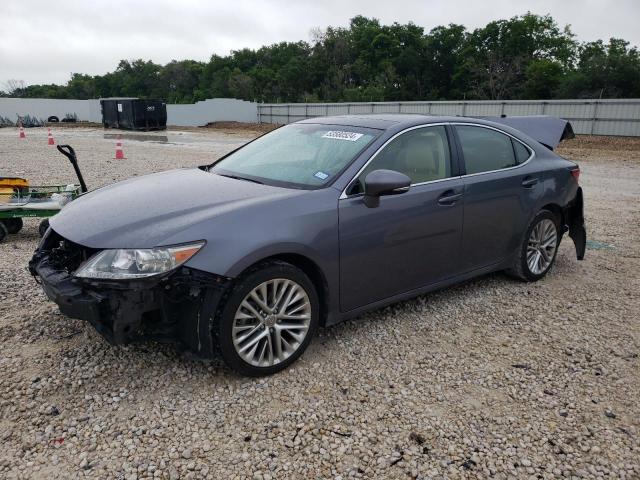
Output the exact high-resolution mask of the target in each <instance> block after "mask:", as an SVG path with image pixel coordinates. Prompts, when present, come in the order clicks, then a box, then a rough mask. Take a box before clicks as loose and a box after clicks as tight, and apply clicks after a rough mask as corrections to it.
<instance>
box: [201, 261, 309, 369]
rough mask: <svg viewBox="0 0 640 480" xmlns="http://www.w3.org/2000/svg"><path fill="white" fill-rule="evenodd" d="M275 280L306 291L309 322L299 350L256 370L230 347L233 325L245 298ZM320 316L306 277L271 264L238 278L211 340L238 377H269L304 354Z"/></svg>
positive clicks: (290, 268) (286, 266)
mask: <svg viewBox="0 0 640 480" xmlns="http://www.w3.org/2000/svg"><path fill="white" fill-rule="evenodd" d="M274 279H288V280H292V281H293V282H295V283H297V284H298V285H299V286H300V287H302V289H303V290H304V291H305V293H306V294H307V296H308V297H309V303H310V307H311V319H310V323H309V327H308V330H307V334H306V336H305V338H304V339H303V341H302V342H301V343H300V345H299V346H298V348H297V350H295V351H294V352H293V353H291V354H290V356H289V357H288V358H286V359H284V360H282V361H281V362H280V363H276V364H274V365H271V366H256V365H252V364H251V363H249V362H247V361H245V360H244V359H243V358H242V357H241V356H240V354H239V353H238V352H237V351H236V348H235V347H234V344H233V334H232V332H233V323H234V319H235V315H236V310H237V309H238V307H239V306H240V303H241V302H242V301H243V300H244V299H245V297H246V296H247V295H248V294H249V293H250V292H251V291H252V290H253V289H254V288H256V287H257V286H259V285H260V284H262V283H263V282H268V281H269V280H274ZM319 316H320V303H319V300H318V294H317V292H316V289H315V287H314V285H313V283H312V282H311V280H309V277H307V276H306V275H305V273H304V272H303V271H302V270H300V269H299V268H296V267H295V266H293V265H291V264H289V263H286V262H282V261H273V262H268V263H263V264H260V265H258V266H257V267H256V268H253V269H251V270H250V271H249V272H247V273H246V274H243V275H242V276H241V277H239V278H238V280H237V281H236V284H235V285H234V287H233V290H232V291H231V292H230V294H229V295H228V296H227V298H226V299H225V301H224V304H223V305H222V306H221V308H220V309H219V311H218V315H217V322H216V323H215V327H214V332H213V334H214V335H213V336H214V339H216V340H217V342H218V347H219V349H220V353H221V355H222V358H223V360H224V361H225V363H226V364H227V365H228V366H229V367H231V368H232V369H233V370H235V371H236V372H237V373H239V374H241V375H247V376H252V377H256V376H262V375H271V374H273V373H276V372H279V371H281V370H284V369H285V368H287V367H288V366H289V365H291V364H292V363H293V362H295V361H296V360H297V359H298V357H300V355H302V353H303V352H304V351H305V350H306V348H307V346H308V345H309V343H310V342H311V339H312V338H313V335H314V334H315V331H316V329H317V327H318V319H319Z"/></svg>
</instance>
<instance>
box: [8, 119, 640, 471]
mask: <svg viewBox="0 0 640 480" xmlns="http://www.w3.org/2000/svg"><path fill="white" fill-rule="evenodd" d="M27 135H28V139H27V141H19V140H18V139H17V134H15V132H14V131H13V129H12V130H6V129H3V130H0V172H2V173H7V174H13V175H25V176H28V177H29V178H31V179H32V181H43V182H44V181H46V182H58V181H60V182H66V181H68V179H70V178H72V175H71V171H70V167H69V166H68V165H67V164H65V163H64V162H65V160H64V158H63V157H62V156H60V155H59V154H57V152H56V153H54V152H53V149H52V148H51V147H47V146H46V130H44V131H43V130H42V129H40V130H39V131H38V130H34V129H30V130H28V131H27ZM54 135H55V136H56V140H58V141H63V140H65V141H68V142H69V143H71V144H72V145H73V146H74V147H77V148H76V150H77V151H78V155H79V157H80V161H81V164H82V166H83V169H84V171H85V172H86V177H87V183H89V185H90V186H91V187H96V186H98V185H103V184H106V183H110V182H112V181H114V180H120V179H124V178H127V177H130V176H132V175H137V174H143V173H148V172H152V171H157V170H163V169H167V168H171V167H174V166H189V165H198V164H201V163H205V162H206V161H207V159H210V158H215V157H216V156H219V155H221V154H222V153H223V152H225V151H228V150H229V149H231V148H233V147H234V145H237V144H239V143H242V142H243V141H246V140H247V139H248V138H250V136H251V133H250V132H247V131H238V132H237V133H236V134H230V133H228V132H227V133H221V132H218V131H185V132H182V134H180V132H171V135H170V138H169V141H170V142H172V143H170V144H163V143H150V142H137V141H133V140H130V139H128V138H125V141H124V149H125V154H126V155H127V157H128V159H127V160H125V161H123V162H116V161H115V160H111V158H112V157H113V153H114V140H113V139H104V138H102V136H103V132H102V131H100V130H95V129H94V130H91V129H80V128H72V129H64V130H62V129H61V130H58V131H56V130H54ZM563 153H564V154H566V155H567V156H569V157H572V158H576V159H579V161H580V163H581V167H582V177H581V183H582V184H583V185H584V186H585V194H586V202H587V212H586V213H587V216H588V231H589V235H590V239H591V240H594V241H596V242H598V243H593V244H591V248H590V249H589V250H588V252H587V259H586V260H585V261H584V262H581V263H579V262H577V261H576V260H575V256H574V253H573V251H572V248H571V245H570V242H569V241H565V242H563V244H562V245H561V248H560V252H559V255H558V260H557V264H556V266H555V268H554V270H553V271H552V272H551V273H550V275H549V276H548V277H547V278H546V279H544V280H543V281H541V282H538V283H535V284H524V283H518V282H514V281H512V280H509V279H508V278H506V277H505V276H503V275H501V274H496V275H490V276H486V277H483V278H481V279H477V280H475V281H472V282H469V283H467V284H464V285H461V286H457V287H454V288H449V289H447V290H444V291H440V292H437V293H433V294H429V295H426V296H422V297H419V298H417V299H415V300H412V301H408V302H404V303H402V304H398V305H395V306H392V307H389V308H386V309H383V310H379V311H376V312H373V313H370V314H367V315H364V316H363V317H361V318H359V319H357V320H354V321H350V322H347V323H345V324H341V325H339V326H336V327H332V328H329V329H325V330H323V331H320V332H319V334H318V336H317V337H316V338H315V339H314V342H313V343H312V345H311V346H310V348H309V350H308V351H307V352H306V353H305V354H304V355H303V357H302V358H301V359H300V360H299V361H298V362H297V363H296V364H294V366H293V368H289V369H288V370H286V371H285V372H282V373H280V374H277V375H274V376H272V377H268V378H263V379H246V378H241V377H238V376H236V375H234V374H233V373H231V372H230V371H229V370H228V369H227V368H226V367H224V365H223V364H222V363H221V362H220V361H216V362H213V363H200V362H197V361H194V360H192V359H190V358H189V357H187V356H185V355H183V354H181V353H179V352H177V351H176V350H174V349H173V348H171V347H168V346H162V345H157V344H141V345H133V346H128V347H124V348H114V347H111V346H109V345H108V344H107V343H106V342H104V341H103V340H102V339H101V337H100V336H99V335H98V334H96V333H95V332H94V330H93V329H92V328H91V327H89V326H88V325H85V324H84V323H83V322H80V321H76V320H70V319H67V318H65V317H63V316H62V315H60V314H59V313H58V312H57V309H56V307H55V305H53V304H52V303H50V302H48V301H46V299H45V296H44V294H42V293H41V291H40V289H39V288H38V287H37V286H36V285H35V283H34V282H33V280H32V279H31V278H30V277H29V275H28V273H27V272H26V269H25V265H26V263H27V261H28V259H29V257H30V255H31V253H32V251H33V249H34V248H35V246H36V243H37V240H38V237H37V224H38V222H37V221H35V220H30V221H28V222H27V226H26V227H25V230H24V231H23V232H21V233H20V234H19V235H15V236H12V237H10V239H9V240H8V241H5V243H3V244H1V245H0V272H1V276H0V305H1V307H2V308H1V309H0V345H1V347H0V441H1V442H2V447H3V448H2V449H1V450H0V477H1V478H25V479H26V478H77V477H88V478H127V479H130V478H170V479H177V478H207V477H208V478H255V479H269V478H274V479H275V478H345V479H346V478H372V477H377V478H429V477H448V478H463V477H469V478H485V477H487V476H493V477H495V478H509V477H518V478H528V477H531V478H554V477H571V478H593V477H606V478H639V477H640V440H639V439H640V420H639V419H640V405H639V401H638V392H640V369H639V366H640V359H639V358H638V355H639V354H640V327H639V318H640V305H639V303H640V302H639V291H640V281H639V275H638V269H639V268H640V240H639V235H638V234H639V233H640V231H639V227H638V226H639V225H640V207H638V205H640V202H639V200H640V142H638V141H631V140H619V141H618V140H616V141H610V140H606V141H604V140H598V139H595V140H593V139H585V140H579V141H578V140H576V141H572V142H570V143H569V144H568V145H567V146H565V147H564V149H563Z"/></svg>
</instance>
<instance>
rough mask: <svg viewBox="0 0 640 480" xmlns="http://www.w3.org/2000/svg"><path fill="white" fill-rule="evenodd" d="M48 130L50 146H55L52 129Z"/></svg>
mask: <svg viewBox="0 0 640 480" xmlns="http://www.w3.org/2000/svg"><path fill="white" fill-rule="evenodd" d="M48 130H49V145H55V144H56V142H55V140H54V139H53V135H52V134H51V129H50V128H49V129H48Z"/></svg>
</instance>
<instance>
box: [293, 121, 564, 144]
mask: <svg viewBox="0 0 640 480" xmlns="http://www.w3.org/2000/svg"><path fill="white" fill-rule="evenodd" d="M514 118H516V117H511V118H510V119H514ZM540 118H542V120H543V122H546V123H549V119H551V120H552V121H555V122H557V120H558V119H557V118H554V117H540ZM492 120H493V121H492ZM501 120H502V119H498V118H493V119H491V120H485V119H483V118H477V117H459V116H443V115H427V114H425V115H420V114H407V113H382V114H375V113H373V114H362V115H335V116H331V117H314V118H308V119H306V120H301V121H299V122H296V123H309V124H321V125H344V126H351V127H362V128H374V129H378V130H384V131H385V132H387V134H389V135H392V134H395V133H397V132H400V131H402V130H404V129H407V128H411V127H415V126H418V125H428V124H430V123H472V124H475V125H486V126H488V127H493V128H496V129H498V130H500V131H502V132H506V133H508V134H510V135H513V136H515V137H516V138H519V139H520V140H521V141H524V142H525V143H527V145H529V147H531V148H534V146H535V145H536V144H537V145H540V146H541V147H542V145H541V144H540V143H539V142H540V140H539V139H538V138H536V137H535V136H534V137H531V136H530V131H531V129H530V128H523V126H520V128H519V129H516V128H513V127H512V126H510V125H508V124H507V122H504V123H503V122H501ZM521 123H522V122H521ZM560 123H562V125H564V124H566V123H567V122H566V121H562V122H560ZM554 125H555V124H554ZM524 126H526V125H524ZM557 127H558V126H557V125H555V127H554V128H555V129H557ZM563 128H564V127H563ZM558 138H559V139H560V136H558ZM562 138H565V137H562ZM567 138H571V137H567ZM559 141H560V140H558V142H555V144H553V145H550V146H549V147H542V148H545V149H547V148H550V149H553V148H554V147H555V146H556V145H557V143H559ZM552 143H553V142H552Z"/></svg>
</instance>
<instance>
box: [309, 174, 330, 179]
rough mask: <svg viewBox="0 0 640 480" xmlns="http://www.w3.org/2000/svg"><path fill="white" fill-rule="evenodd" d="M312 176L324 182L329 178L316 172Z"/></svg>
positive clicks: (327, 175)
mask: <svg viewBox="0 0 640 480" xmlns="http://www.w3.org/2000/svg"><path fill="white" fill-rule="evenodd" d="M313 176H314V177H316V178H319V179H320V180H326V179H327V178H329V174H328V173H324V172H316V173H314V174H313Z"/></svg>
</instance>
